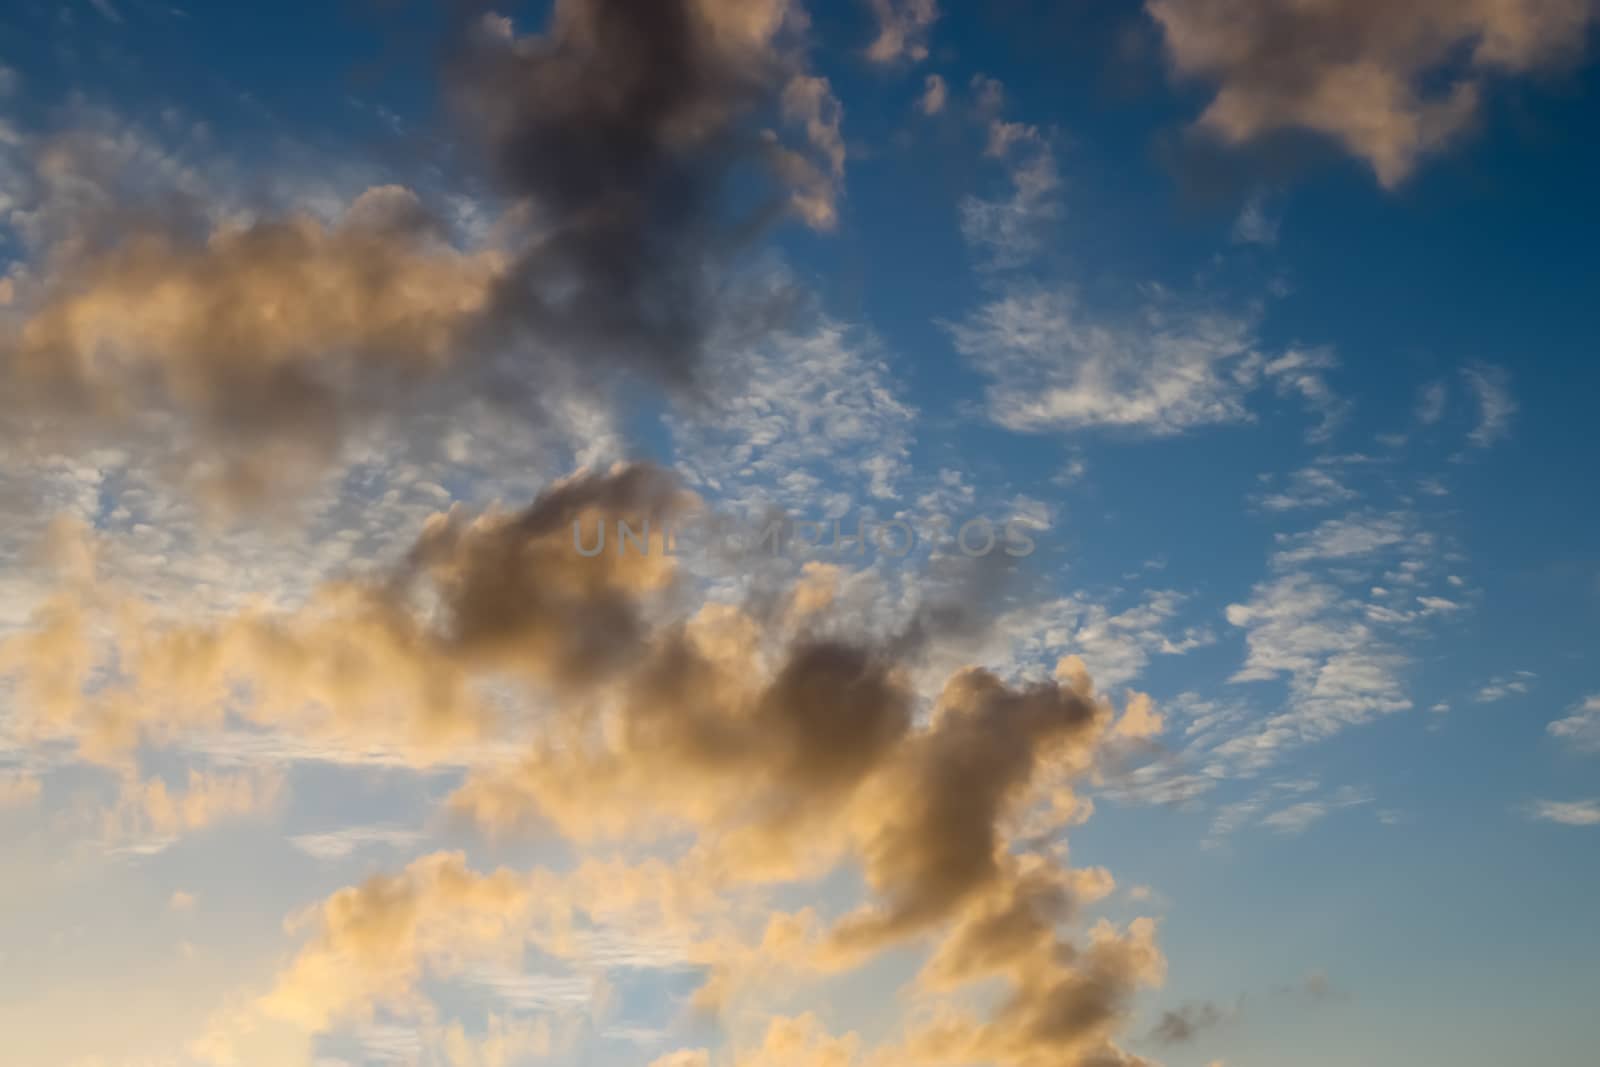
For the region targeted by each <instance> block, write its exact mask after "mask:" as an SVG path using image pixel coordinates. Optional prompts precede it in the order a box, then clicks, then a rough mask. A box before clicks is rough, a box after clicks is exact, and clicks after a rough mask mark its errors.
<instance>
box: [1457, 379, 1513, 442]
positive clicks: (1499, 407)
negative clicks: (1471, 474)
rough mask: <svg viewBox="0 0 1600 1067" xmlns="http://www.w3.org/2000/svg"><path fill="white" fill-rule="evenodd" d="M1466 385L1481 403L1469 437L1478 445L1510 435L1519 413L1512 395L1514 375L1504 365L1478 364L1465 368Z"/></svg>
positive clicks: (1500, 439) (1503, 438)
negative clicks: (1514, 420)
mask: <svg viewBox="0 0 1600 1067" xmlns="http://www.w3.org/2000/svg"><path fill="white" fill-rule="evenodd" d="M1461 373H1462V375H1463V376H1465V378H1466V380H1467V386H1468V387H1469V388H1470V389H1471V390H1472V393H1473V396H1474V397H1476V398H1477V402H1478V425H1477V427H1476V428H1475V429H1473V431H1472V433H1471V434H1470V435H1469V438H1468V439H1469V440H1470V441H1471V442H1472V443H1473V444H1474V445H1476V446H1478V447H1479V448H1488V447H1489V446H1491V445H1493V444H1496V443H1497V442H1500V441H1503V440H1505V439H1506V438H1508V437H1510V436H1511V420H1512V419H1513V418H1514V417H1515V415H1516V414H1517V401H1516V399H1515V398H1514V397H1513V396H1512V395H1511V376H1510V375H1509V374H1507V373H1506V371H1505V370H1504V369H1503V368H1500V367H1492V366H1489V365H1487V364H1479V365H1477V366H1473V367H1467V368H1465V369H1463V370H1462V372H1461Z"/></svg>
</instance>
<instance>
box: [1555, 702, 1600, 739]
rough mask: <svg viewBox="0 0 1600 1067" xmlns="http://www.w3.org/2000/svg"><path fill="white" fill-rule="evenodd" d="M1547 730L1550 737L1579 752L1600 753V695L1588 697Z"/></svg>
mask: <svg viewBox="0 0 1600 1067" xmlns="http://www.w3.org/2000/svg"><path fill="white" fill-rule="evenodd" d="M1548 729H1549V731H1550V736H1551V737H1554V738H1556V739H1557V740H1558V741H1561V742H1563V743H1564V744H1567V745H1570V746H1571V747H1572V748H1574V749H1576V750H1577V751H1579V752H1600V694H1597V695H1595V696H1591V697H1589V698H1588V699H1587V700H1585V701H1584V702H1583V703H1581V704H1579V705H1578V706H1577V707H1575V708H1573V709H1572V714H1570V715H1568V716H1567V717H1566V718H1565V719H1558V720H1556V721H1555V722H1553V723H1551V724H1550V725H1549V727H1548Z"/></svg>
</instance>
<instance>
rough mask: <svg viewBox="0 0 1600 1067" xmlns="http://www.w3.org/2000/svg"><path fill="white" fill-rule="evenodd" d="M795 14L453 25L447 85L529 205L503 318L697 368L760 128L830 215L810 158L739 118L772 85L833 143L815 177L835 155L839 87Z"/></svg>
mask: <svg viewBox="0 0 1600 1067" xmlns="http://www.w3.org/2000/svg"><path fill="white" fill-rule="evenodd" d="M803 24H804V16H803V13H802V12H801V11H800V10H799V9H798V7H797V6H796V5H793V4H791V3H790V2H789V0H757V2H755V3H742V2H734V0H668V2H663V3H650V4H645V3H637V2H633V0H561V2H559V3H557V4H556V5H555V7H554V11H553V15H552V18H551V22H550V24H549V26H548V27H547V28H546V29H545V31H544V32H542V33H537V34H528V35H522V34H518V33H517V32H516V30H515V28H514V27H513V26H512V24H511V22H510V20H508V19H504V18H499V17H494V16H487V17H476V18H471V19H469V20H468V21H466V22H465V23H463V24H462V25H461V26H460V27H459V28H458V32H457V33H456V34H455V35H454V43H453V45H452V46H451V49H450V52H451V58H450V59H449V61H448V62H447V66H446V86H447V90H448V92H449V93H450V95H451V96H452V97H453V98H454V99H455V101H456V103H457V104H458V111H459V113H460V115H461V116H462V119H463V122H464V124H465V126H466V128H467V129H468V130H469V131H470V134H471V135H473V136H475V137H476V139H477V140H478V141H479V142H480V143H481V144H482V145H483V147H484V148H485V149H486V151H487V152H488V155H489V158H490V161H491V164H492V167H493V170H494V173H495V175H496V176H497V177H498V179H499V181H500V185H501V187H502V189H503V190H504V191H505V192H506V194H507V195H509V196H511V197H512V198H513V199H514V200H516V201H517V202H520V203H522V204H523V205H525V207H526V210H527V211H528V213H529V215H530V227H531V237H530V239H529V242H528V244H527V247H526V248H525V249H524V250H523V251H522V254H521V255H519V256H518V257H517V259H516V261H515V263H514V264H513V266H512V268H511V270H510V272H509V273H508V276H507V277H506V278H505V280H504V282H503V284H502V286H501V288H500V290H499V291H498V293H497V296H496V306H495V309H494V310H495V314H496V317H497V319H498V320H499V322H500V323H501V324H502V325H503V326H505V327H506V328H507V329H509V330H512V331H527V332H530V333H531V334H532V335H533V337H534V338H535V339H536V340H537V341H539V342H542V343H545V344H549V345H553V346H556V347H563V348H569V349H575V350H578V351H580V352H581V353H582V355H583V356H584V358H585V359H590V360H594V359H607V358H609V359H612V360H617V361H622V362H623V363H624V364H626V365H632V366H643V367H648V368H650V369H652V370H654V371H656V372H659V373H662V374H663V375H664V376H665V377H666V378H667V379H668V380H671V381H678V382H683V381H685V380H687V379H688V378H690V377H691V376H692V375H693V371H694V367H695V364H696V363H697V361H698V357H699V355H700V352H701V350H702V347H703V345H704V343H705V341H706V339H707V336H708V334H709V333H710V332H711V328H712V323H713V319H714V318H715V317H716V316H717V315H719V314H724V313H726V309H719V308H717V307H714V295H715V294H716V293H717V292H718V289H717V281H716V277H717V270H716V268H717V266H718V265H719V262H720V260H721V259H722V257H724V256H725V255H726V253H727V249H728V248H729V247H730V246H737V245H738V244H740V243H741V242H740V240H739V238H738V234H739V233H740V232H744V231H745V230H746V229H747V228H748V227H749V225H750V221H751V220H749V219H729V218H726V217H724V216H723V209H724V207H725V204H724V203H723V202H722V198H721V197H720V194H721V193H722V192H723V191H724V190H725V186H726V185H727V183H728V182H729V180H730V179H731V178H732V177H733V174H734V170H735V168H736V167H737V166H738V165H739V164H740V163H741V161H744V162H748V161H749V158H750V156H751V153H752V150H754V151H755V152H756V153H757V154H758V155H759V154H760V153H761V152H762V151H763V149H762V147H761V146H762V144H764V143H765V144H767V145H768V147H769V148H770V149H771V151H770V153H768V154H769V156H770V158H771V160H772V161H773V166H774V167H775V168H776V170H777V171H778V172H779V177H780V179H797V180H800V184H801V185H802V186H803V188H802V189H801V190H800V191H799V193H797V195H796V202H797V204H799V205H801V207H802V214H803V215H805V217H806V218H807V219H808V220H810V221H812V222H814V223H817V224H819V225H827V224H829V223H830V221H831V207H828V208H827V209H826V210H825V209H824V205H823V204H822V203H821V202H820V201H819V200H818V197H819V196H822V195H823V194H822V193H821V192H820V191H819V189H818V188H817V187H816V185H815V184H814V181H815V180H816V179H818V178H819V175H816V174H810V173H802V171H803V170H804V168H805V167H811V168H812V169H815V164H814V163H813V162H812V161H811V160H810V159H809V158H808V157H807V156H805V155H803V154H801V153H800V152H798V151H797V150H795V149H792V148H789V147H787V146H783V145H781V144H779V143H778V142H777V140H776V138H775V137H774V138H772V139H770V140H769V139H763V138H761V137H753V136H752V134H753V133H754V132H755V131H753V130H751V129H750V128H749V125H748V123H749V122H750V121H754V119H753V113H754V112H756V111H757V110H758V109H759V108H760V106H761V105H762V104H766V103H774V102H779V100H780V99H781V102H782V105H783V108H784V110H785V111H787V112H788V113H789V114H790V116H791V117H792V118H796V119H798V120H799V121H800V122H802V123H803V124H804V125H805V126H806V127H807V132H808V136H809V138H810V140H811V142H812V143H813V144H816V143H817V142H818V141H819V140H824V141H826V142H827V143H826V144H823V145H821V146H819V147H821V148H822V149H823V154H824V155H826V156H829V157H830V158H828V159H826V160H825V163H824V166H825V167H826V175H823V176H825V177H830V178H831V176H832V175H833V174H834V173H835V172H836V171H837V170H838V169H839V168H840V167H842V158H840V157H838V156H836V155H835V154H834V151H833V149H834V144H833V141H834V140H836V138H837V114H838V107H837V102H836V101H832V97H831V93H827V92H826V82H825V81H822V80H821V79H810V78H807V77H805V76H804V73H803V67H804V64H803V61H802V58H801V57H800V56H799V55H798V53H797V51H796V48H795V47H794V46H793V45H792V44H791V43H790V42H789V38H792V37H794V36H795V34H794V33H792V32H788V31H794V30H797V28H798V27H800V26H802V25H803ZM785 86H788V92H787V93H786V92H785ZM796 87H798V88H796ZM824 105H826V106H824Z"/></svg>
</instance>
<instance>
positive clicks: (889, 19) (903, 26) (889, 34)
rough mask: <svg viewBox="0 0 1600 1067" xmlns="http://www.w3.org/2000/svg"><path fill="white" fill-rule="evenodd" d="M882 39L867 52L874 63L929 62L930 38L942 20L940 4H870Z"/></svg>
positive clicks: (874, 0)
mask: <svg viewBox="0 0 1600 1067" xmlns="http://www.w3.org/2000/svg"><path fill="white" fill-rule="evenodd" d="M869 2H870V3H871V5H872V13H873V15H875V16H876V17H877V20H878V36H877V37H876V38H875V39H874V40H873V42H872V44H871V46H870V47H868V49H867V58H868V59H870V60H872V61H873V62H874V63H893V62H895V61H897V60H901V59H909V60H912V61H913V62H918V63H920V62H921V61H922V60H924V59H927V58H928V34H929V32H930V31H931V30H932V29H933V24H934V23H935V22H937V21H938V20H939V3H938V0H869Z"/></svg>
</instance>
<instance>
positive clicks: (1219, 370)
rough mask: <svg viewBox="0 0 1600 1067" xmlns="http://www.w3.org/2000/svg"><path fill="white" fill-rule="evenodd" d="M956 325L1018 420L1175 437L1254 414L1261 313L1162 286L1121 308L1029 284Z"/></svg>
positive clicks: (1035, 428)
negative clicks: (1216, 306)
mask: <svg viewBox="0 0 1600 1067" xmlns="http://www.w3.org/2000/svg"><path fill="white" fill-rule="evenodd" d="M948 329H949V331H950V333H951V336H952V338H953V340H954V343H955V346H956V349H957V351H959V352H960V353H961V354H962V355H963V356H965V357H967V358H968V359H969V360H971V361H972V362H973V364H974V365H975V366H976V367H977V368H978V369H979V370H980V371H982V372H983V373H984V374H986V375H987V376H989V377H990V378H991V379H993V381H992V383H991V384H990V386H989V387H988V389H987V399H988V409H989V414H990V417H991V418H992V419H994V421H995V422H997V423H999V424H1000V425H1002V426H1005V427H1007V428H1008V429H1012V430H1018V431H1024V432H1034V433H1039V432H1046V431H1060V430H1074V429H1087V428H1106V429H1123V430H1129V431H1134V432H1138V433H1143V434H1149V435H1155V436H1170V435H1173V434H1177V433H1181V432H1183V431H1185V430H1188V429H1192V428H1194V427H1197V426H1204V425H1208V424H1213V423H1227V422H1239V421H1243V420H1245V419H1246V418H1247V417H1248V413H1247V410H1246V408H1245V405H1244V395H1245V393H1246V392H1247V391H1248V389H1249V386H1250V384H1251V383H1252V381H1253V379H1254V375H1255V373H1256V372H1255V370H1254V369H1253V364H1252V359H1253V355H1254V348H1255V338H1254V331H1253V328H1252V324H1251V323H1250V322H1249V321H1247V320H1242V319H1239V318H1236V317H1233V316H1230V315H1227V314H1225V313H1222V312H1218V311H1214V310H1211V309H1206V308H1196V309H1191V308H1186V307H1184V306H1182V305H1181V304H1179V303H1178V302H1177V301H1175V300H1171V299H1168V298H1166V297H1165V296H1164V295H1163V294H1160V293H1157V294H1156V295H1155V296H1153V297H1152V298H1151V299H1150V300H1149V301H1148V302H1147V303H1146V304H1145V305H1144V306H1142V307H1140V308H1138V309H1136V310H1135V311H1134V312H1133V313H1132V314H1130V315H1128V316H1126V317H1120V318H1119V317H1116V316H1107V315H1100V314H1096V313H1095V312H1093V311H1092V310H1090V309H1088V308H1085V307H1084V306H1083V304H1082V303H1081V301H1080V300H1079V298H1078V297H1077V295H1076V294H1075V293H1074V292H1073V291H1072V290H1071V289H1066V288H1055V289H1050V288H1031V287H1018V288H1016V289H1014V290H1013V291H1012V292H1010V293H1007V294H1006V295H1004V296H1002V297H1000V298H999V299H996V300H993V301H991V302H990V303H988V304H986V305H984V306H983V307H981V308H979V309H978V310H977V311H976V312H975V313H973V314H972V315H970V316H969V317H968V318H966V319H965V320H963V321H961V322H959V323H953V324H950V325H949V326H948Z"/></svg>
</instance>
